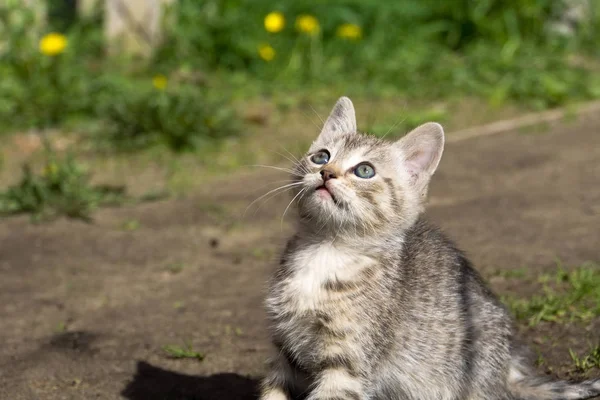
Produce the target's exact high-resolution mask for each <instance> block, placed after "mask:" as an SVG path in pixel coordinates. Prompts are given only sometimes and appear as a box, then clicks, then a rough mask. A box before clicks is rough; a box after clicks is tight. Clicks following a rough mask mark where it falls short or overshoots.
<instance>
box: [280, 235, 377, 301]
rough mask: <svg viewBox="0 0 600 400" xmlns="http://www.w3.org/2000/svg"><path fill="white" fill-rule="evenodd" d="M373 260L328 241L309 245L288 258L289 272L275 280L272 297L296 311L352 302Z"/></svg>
mask: <svg viewBox="0 0 600 400" xmlns="http://www.w3.org/2000/svg"><path fill="white" fill-rule="evenodd" d="M375 265H376V261H375V260H374V259H373V258H371V257H369V256H366V255H363V254H360V253H359V252H358V251H356V250H353V249H349V248H343V247H342V248H340V247H335V246H333V245H330V244H319V245H313V246H308V247H306V248H303V249H301V250H299V251H296V252H295V253H293V254H291V255H290V256H289V257H288V264H287V265H286V266H284V267H285V268H287V270H288V271H289V275H288V276H287V277H286V278H285V279H282V280H281V281H279V282H275V286H276V288H275V290H274V291H272V292H271V296H270V297H272V299H271V300H273V301H274V302H275V303H276V304H278V307H284V308H288V310H287V311H294V312H298V313H303V312H311V311H326V310H327V309H329V308H332V307H333V308H336V307H338V306H339V307H341V306H342V304H337V303H340V302H347V301H351V300H352V299H353V298H355V297H356V290H357V289H358V288H359V287H360V286H363V285H366V284H368V282H367V281H366V277H367V274H366V273H365V272H366V271H369V270H371V269H374V267H375Z"/></svg>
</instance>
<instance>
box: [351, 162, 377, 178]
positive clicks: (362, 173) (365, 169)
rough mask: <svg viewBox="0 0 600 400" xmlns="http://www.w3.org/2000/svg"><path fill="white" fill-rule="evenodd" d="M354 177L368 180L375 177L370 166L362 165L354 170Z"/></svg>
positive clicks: (373, 169)
mask: <svg viewBox="0 0 600 400" xmlns="http://www.w3.org/2000/svg"><path fill="white" fill-rule="evenodd" d="M354 175H356V176H358V177H359V178H363V179H369V178H372V177H374V176H375V168H373V166H372V165H371V164H367V163H362V164H358V165H357V166H356V168H354Z"/></svg>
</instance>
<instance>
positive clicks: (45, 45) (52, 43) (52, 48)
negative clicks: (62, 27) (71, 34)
mask: <svg viewBox="0 0 600 400" xmlns="http://www.w3.org/2000/svg"><path fill="white" fill-rule="evenodd" d="M39 46H40V51H41V52H42V53H43V54H45V55H47V56H56V55H58V54H60V53H62V52H63V51H65V48H66V47H67V38H66V37H65V35H62V34H60V33H49V34H47V35H45V36H44V37H42V39H41V40H40V44H39Z"/></svg>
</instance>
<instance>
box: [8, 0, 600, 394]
mask: <svg viewBox="0 0 600 400" xmlns="http://www.w3.org/2000/svg"><path fill="white" fill-rule="evenodd" d="M598 43H600V3H599V2H598V1H597V0H448V1H438V0H396V1H380V0H360V1H359V0H327V1H307V0H278V1H272V0H2V2H0V282H1V283H0V304H3V305H4V306H0V307H2V308H0V319H1V320H2V326H0V339H1V340H0V341H2V343H5V344H6V346H4V345H3V346H2V349H1V350H0V359H5V360H10V364H11V365H12V368H11V369H10V371H6V372H4V371H0V398H27V399H28V398H32V399H33V398H44V399H54V398H57V399H58V398H61V399H63V398H73V399H80V398H86V399H87V398H92V396H97V398H107V399H112V398H120V397H119V396H122V397H125V398H127V399H132V400H142V399H143V400H148V399H153V398H156V399H171V398H172V399H184V398H185V399H198V398H200V399H204V400H205V399H213V398H214V399H224V398H229V399H246V398H252V397H251V395H250V394H248V393H251V392H252V391H253V388H254V385H255V380H254V378H253V379H249V378H248V379H247V378H245V376H246V375H252V376H253V377H256V376H259V375H260V374H261V373H262V371H263V367H264V365H263V361H264V360H265V359H266V356H267V349H268V344H267V341H266V337H267V335H266V332H265V331H264V326H263V324H261V323H258V322H257V321H262V312H261V307H262V306H261V301H262V290H263V287H264V285H263V284H264V281H265V280H266V277H267V276H268V271H269V270H270V268H271V267H272V265H274V263H275V260H276V259H277V255H278V253H279V250H280V247H281V246H282V245H283V243H284V239H285V237H286V236H287V235H288V234H289V233H290V232H291V224H290V221H293V219H292V218H290V216H289V215H288V217H286V218H283V217H282V213H283V211H284V210H286V209H287V208H286V207H287V206H288V204H289V200H290V198H288V197H286V195H287V194H289V192H287V193H286V191H285V187H283V186H282V185H284V184H285V183H286V181H285V178H286V176H285V174H286V173H287V168H288V167H290V166H291V165H292V164H293V162H294V160H295V158H296V157H299V156H301V155H302V154H303V153H304V152H305V151H306V149H307V148H308V146H309V145H310V143H311V142H312V140H314V138H315V137H316V135H317V134H318V132H319V130H320V126H321V125H322V121H323V120H324V119H325V118H326V116H327V115H328V113H329V111H330V108H331V107H332V106H333V104H334V102H335V100H336V99H337V98H338V97H340V96H342V95H346V96H349V97H351V98H352V100H353V101H354V104H355V106H356V109H357V116H358V124H359V129H361V130H362V131H367V132H370V133H373V134H375V135H379V136H386V137H387V138H390V139H394V138H398V137H400V136H402V135H403V134H405V133H406V132H408V131H409V130H410V129H412V128H414V127H416V126H417V125H419V124H421V123H423V122H426V121H437V122H440V123H442V124H443V125H444V127H445V129H446V132H447V138H448V139H447V141H448V147H447V150H446V153H445V155H444V159H443V161H442V164H441V165H440V171H439V172H438V173H437V174H436V177H435V178H434V180H433V183H432V192H431V201H430V203H431V215H432V217H433V219H434V220H436V221H439V222H440V224H441V225H443V226H444V227H446V228H447V230H448V231H449V232H450V233H451V234H452V236H453V237H454V238H456V239H457V241H458V243H459V244H460V247H463V248H465V249H466V250H467V251H468V252H469V254H470V255H471V256H472V258H473V259H474V261H475V264H476V265H478V268H479V269H480V271H481V272H482V274H483V275H484V277H485V278H486V279H487V280H488V281H489V282H490V283H491V284H492V287H493V288H494V290H496V291H497V292H498V293H499V294H500V295H501V296H502V299H503V301H504V302H505V303H506V304H507V305H508V306H509V307H510V308H511V310H512V311H513V313H514V314H515V316H516V318H517V320H518V321H519V329H520V331H521V333H522V334H523V335H524V337H525V338H526V341H527V342H528V343H529V344H530V345H531V346H533V347H534V349H535V350H536V351H537V354H538V355H539V358H538V360H537V361H538V364H537V365H538V367H539V368H540V370H541V371H543V372H545V373H548V374H554V375H558V376H561V377H567V378H576V379H579V378H583V377H590V376H597V375H598V374H599V370H598V368H599V367H600V337H599V336H598V332H600V268H599V267H598V261H599V260H600V253H599V251H600V250H599V249H598V243H599V242H600V232H599V231H598V226H600V220H599V216H600V208H599V205H600V182H599V181H598V177H599V176H600V169H599V168H600V167H599V166H600V162H599V161H600V152H599V151H600V150H598V149H600V142H599V140H600V139H599V138H600V134H599V133H600V132H598V127H599V126H600V120H599V119H598V116H600V103H598V99H599V98H600V46H599V45H598ZM583 111H585V113H584V112H583ZM584 114H585V115H586V117H585V118H584V117H583V115H584ZM540 115H542V116H549V117H547V118H546V117H543V118H538V117H536V116H540ZM498 121H501V123H500V125H492V127H493V128H492V130H491V131H490V130H489V129H490V128H489V127H490V125H488V124H490V123H493V122H498ZM519 121H521V122H519ZM522 121H528V122H527V123H526V124H522ZM479 126H482V128H476V129H474V130H473V129H472V128H473V127H479ZM470 129H471V130H470ZM501 130H504V131H511V133H510V134H508V133H507V134H506V135H505V134H502V135H495V136H493V137H492V136H490V137H489V138H474V139H472V140H471V139H468V137H470V136H477V135H479V134H485V133H486V132H488V133H489V132H496V131H501ZM278 188H281V189H278ZM265 194H266V195H265ZM280 194H282V195H281V196H280ZM262 195H265V197H260V196H262ZM271 199H272V200H271ZM267 201H270V202H269V203H267ZM292 209H293V208H292ZM289 214H290V215H291V214H293V211H291V212H290V213H289ZM205 356H206V359H204V357H205ZM39 360H42V361H43V362H39ZM136 362H137V363H138V364H135V363H136ZM7 363H8V361H7ZM6 365H8V364H6ZM2 368H3V367H2ZM222 372H232V373H236V374H238V375H233V374H232V375H231V376H229V375H227V376H222V375H221V373H222ZM3 373H4V375H3ZM199 392H200V393H204V394H200V395H199V396H200V397H194V396H197V395H198V393H199ZM233 392H235V394H234V395H231V393H233ZM29 395H31V397H27V396H29ZM36 396H39V397H36ZM227 396H229V397H227Z"/></svg>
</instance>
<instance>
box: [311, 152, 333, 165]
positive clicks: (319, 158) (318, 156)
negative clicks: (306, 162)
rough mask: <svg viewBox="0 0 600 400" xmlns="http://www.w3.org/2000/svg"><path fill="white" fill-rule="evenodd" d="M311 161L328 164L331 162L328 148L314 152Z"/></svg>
mask: <svg viewBox="0 0 600 400" xmlns="http://www.w3.org/2000/svg"><path fill="white" fill-rule="evenodd" d="M310 161H312V162H314V163H315V164H319V165H323V164H327V163H328V162H329V152H328V151H327V150H320V151H318V152H316V153H315V154H313V156H312V157H311V158H310Z"/></svg>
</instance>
